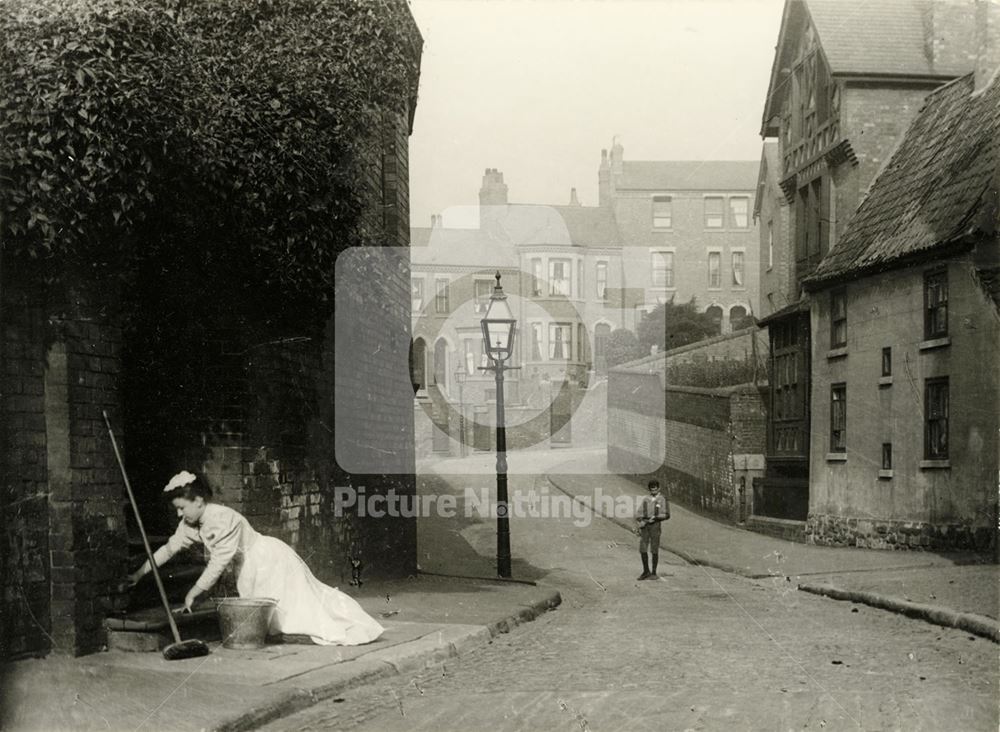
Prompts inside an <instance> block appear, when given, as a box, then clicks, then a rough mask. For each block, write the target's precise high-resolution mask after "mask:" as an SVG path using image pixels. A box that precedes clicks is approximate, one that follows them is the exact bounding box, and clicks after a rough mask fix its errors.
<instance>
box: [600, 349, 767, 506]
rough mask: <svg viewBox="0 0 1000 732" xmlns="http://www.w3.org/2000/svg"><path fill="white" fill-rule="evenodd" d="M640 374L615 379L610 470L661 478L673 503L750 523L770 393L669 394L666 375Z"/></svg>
mask: <svg viewBox="0 0 1000 732" xmlns="http://www.w3.org/2000/svg"><path fill="white" fill-rule="evenodd" d="M640 369H641V367H626V368H622V369H617V370H614V371H612V373H611V377H610V381H609V396H608V468H609V470H612V471H614V472H617V473H620V474H626V475H631V476H633V477H637V478H641V479H645V478H646V477H648V476H650V475H655V476H656V477H658V478H659V479H660V481H661V483H662V484H663V485H664V486H665V487H666V488H667V490H668V491H669V495H670V497H671V499H672V500H677V501H679V502H681V503H682V504H684V505H686V506H688V507H690V508H693V509H695V510H697V511H700V512H703V513H707V514H710V515H712V516H715V517H718V518H722V519H724V520H727V521H734V522H736V521H741V520H743V519H745V517H746V515H747V514H748V513H749V512H750V510H751V507H750V506H749V505H748V504H747V502H748V501H749V496H750V493H751V491H750V486H751V485H752V480H753V478H754V477H759V476H760V475H762V471H763V449H764V439H765V431H764V426H765V413H764V403H765V402H764V395H765V392H762V390H761V389H760V388H758V387H755V386H753V385H752V384H747V385H742V386H735V387H725V388H718V389H703V388H698V387H688V386H674V385H667V386H663V384H662V382H661V375H660V374H657V373H650V372H649V371H648V370H647V371H646V373H642V372H641V371H640ZM741 494H742V495H741ZM741 499H742V500H741Z"/></svg>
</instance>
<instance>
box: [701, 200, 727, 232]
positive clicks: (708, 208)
mask: <svg viewBox="0 0 1000 732" xmlns="http://www.w3.org/2000/svg"><path fill="white" fill-rule="evenodd" d="M722 207H723V199H722V197H721V196H707V197H706V198H705V228H706V229H721V228H722V227H723V223H724V221H723V214H722V211H723V208H722Z"/></svg>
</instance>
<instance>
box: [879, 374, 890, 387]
mask: <svg viewBox="0 0 1000 732" xmlns="http://www.w3.org/2000/svg"><path fill="white" fill-rule="evenodd" d="M878 385H879V386H892V377H891V376H880V377H879V379H878Z"/></svg>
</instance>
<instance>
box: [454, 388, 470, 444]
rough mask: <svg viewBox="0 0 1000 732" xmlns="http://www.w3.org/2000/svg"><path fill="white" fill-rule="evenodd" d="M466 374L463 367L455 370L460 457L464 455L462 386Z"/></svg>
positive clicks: (463, 401)
mask: <svg viewBox="0 0 1000 732" xmlns="http://www.w3.org/2000/svg"><path fill="white" fill-rule="evenodd" d="M466 376H467V374H466V372H465V369H464V368H460V369H459V370H458V371H456V372H455V383H456V384H458V451H459V455H460V456H461V457H465V400H464V398H463V394H462V387H463V386H464V385H465V377H466Z"/></svg>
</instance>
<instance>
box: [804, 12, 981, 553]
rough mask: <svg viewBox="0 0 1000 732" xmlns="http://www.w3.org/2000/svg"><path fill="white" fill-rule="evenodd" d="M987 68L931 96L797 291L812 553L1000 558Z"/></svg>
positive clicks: (942, 88) (809, 531)
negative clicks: (807, 374)
mask: <svg viewBox="0 0 1000 732" xmlns="http://www.w3.org/2000/svg"><path fill="white" fill-rule="evenodd" d="M998 13H1000V11H998ZM995 63H996V64H997V65H996V66H995V67H994V68H993V69H984V70H983V71H984V72H985V73H981V74H980V75H979V76H978V78H977V76H976V75H973V74H970V75H968V76H965V77H962V78H960V79H958V80H956V81H954V82H951V83H950V84H947V85H945V86H943V87H941V88H939V89H937V90H935V91H934V92H932V93H931V94H930V95H929V96H928V97H927V100H926V102H925V103H924V106H923V108H922V109H921V110H920V112H919V113H918V115H917V117H916V118H915V119H914V121H913V123H912V124H911V126H910V128H909V130H908V131H907V132H906V134H905V136H904V137H903V139H902V141H901V143H900V145H899V147H898V148H897V149H896V151H895V152H894V153H893V155H892V158H891V159H890V160H889V161H888V164H887V166H886V167H885V168H884V170H883V171H882V172H881V173H880V174H879V175H878V177H877V178H876V179H875V181H874V183H873V184H872V186H871V188H870V190H869V192H868V195H867V196H866V197H865V200H864V201H863V202H862V203H861V206H860V207H859V208H858V211H857V213H855V215H854V216H853V217H852V218H851V220H850V221H849V222H848V224H847V226H846V228H845V230H844V232H843V235H842V236H841V237H840V239H839V240H838V242H837V246H836V248H834V249H833V250H832V251H831V252H830V253H829V254H827V255H826V257H824V259H823V260H822V261H821V262H820V264H819V266H818V267H817V268H816V269H815V270H814V271H813V273H812V274H811V275H810V276H809V277H808V278H806V279H805V281H804V285H805V288H806V290H807V291H808V292H809V294H810V297H811V300H812V308H811V319H812V331H813V333H814V334H815V337H814V340H813V370H812V403H813V406H812V415H811V422H812V433H813V435H814V441H813V447H812V449H811V450H810V473H811V476H810V497H809V519H808V524H807V527H806V533H807V536H808V537H809V538H810V540H812V541H815V542H817V543H828V544H852V545H854V544H856V545H858V546H869V547H880V548H894V547H900V546H902V547H919V548H931V549H970V548H975V549H978V550H980V551H982V550H986V549H990V548H995V547H996V530H997V494H996V476H997V474H998V472H997V471H998V468H1000V464H998V454H1000V442H998V431H997V426H998V424H997V423H998V415H1000V371H998V368H997V364H1000V78H997V74H1000V59H996V60H995ZM990 72H993V80H992V83H989V84H988V85H987V84H986V80H985V78H984V77H985V76H986V74H987V73H990ZM976 81H978V82H979V86H980V88H979V89H975V90H974V87H975V82H976Z"/></svg>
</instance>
